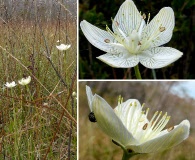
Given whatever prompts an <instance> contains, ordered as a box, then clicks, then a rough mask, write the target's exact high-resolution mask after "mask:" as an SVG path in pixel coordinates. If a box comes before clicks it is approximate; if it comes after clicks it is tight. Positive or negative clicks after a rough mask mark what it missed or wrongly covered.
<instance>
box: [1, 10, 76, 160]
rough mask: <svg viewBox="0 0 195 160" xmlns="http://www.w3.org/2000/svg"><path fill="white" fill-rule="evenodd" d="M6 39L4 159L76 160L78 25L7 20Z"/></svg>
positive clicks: (3, 65)
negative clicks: (23, 81) (64, 47)
mask: <svg viewBox="0 0 195 160" xmlns="http://www.w3.org/2000/svg"><path fill="white" fill-rule="evenodd" d="M61 12H63V10H61ZM64 12H66V11H64ZM75 12H76V11H75ZM0 33H1V36H0V85H1V88H0V127H1V132H0V137H1V138H0V151H1V155H0V159H10V160H11V159H70V158H71V159H76V158H77V155H76V152H77V137H76V136H77V135H76V126H77V122H76V116H77V115H76V105H77V103H76V99H75V98H74V97H73V96H72V92H73V91H76V80H77V77H76V73H77V69H76V62H77V60H76V55H77V53H76V51H77V47H76V46H77V44H76V40H77V37H76V19H74V18H72V17H71V16H69V18H67V19H66V18H65V17H60V18H56V19H55V18H54V20H52V21H43V20H41V17H36V19H35V20H28V19H23V20H21V19H17V17H15V18H13V19H12V20H9V21H6V20H4V19H3V18H2V17H1V20H0ZM57 40H60V43H64V44H71V48H70V49H68V50H67V51H64V52H60V51H59V50H57V48H56V45H59V43H57ZM29 75H30V76H31V77H32V81H31V83H30V84H29V85H27V86H21V85H19V84H18V85H17V86H16V87H14V88H5V86H4V84H5V83H6V82H12V81H15V82H16V83H17V81H18V80H20V79H21V78H23V77H27V76H29Z"/></svg>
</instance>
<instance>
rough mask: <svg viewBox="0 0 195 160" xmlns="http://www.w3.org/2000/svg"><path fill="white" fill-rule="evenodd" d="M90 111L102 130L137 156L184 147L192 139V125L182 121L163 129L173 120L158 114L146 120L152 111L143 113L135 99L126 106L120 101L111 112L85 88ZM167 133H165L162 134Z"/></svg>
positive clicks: (103, 102) (109, 108) (105, 103)
mask: <svg viewBox="0 0 195 160" xmlns="http://www.w3.org/2000/svg"><path fill="white" fill-rule="evenodd" d="M86 93H87V98H88V104H89V108H90V110H91V113H94V115H95V119H96V121H97V123H98V125H99V127H100V128H101V129H102V130H103V131H104V132H105V133H106V134H107V135H108V136H109V137H111V138H112V140H114V142H116V143H117V144H119V145H120V146H121V147H122V148H125V149H126V150H127V151H129V152H131V151H132V152H134V153H152V152H157V151H163V150H166V149H168V148H171V147H174V146H176V145H177V144H179V143H181V142H182V141H183V140H185V139H186V138H187V137H188V136H189V128H190V122H189V121H188V120H183V121H182V122H181V123H180V124H179V125H176V126H173V127H170V128H168V129H164V128H165V126H166V124H167V123H168V121H169V119H170V116H168V115H167V113H165V114H164V115H162V112H158V111H157V112H155V114H154V115H153V117H152V119H151V120H148V119H147V115H148V112H149V109H147V110H146V111H143V110H142V109H143V105H142V106H141V105H140V103H139V101H138V100H136V99H129V100H127V101H126V102H123V100H122V98H121V97H119V100H118V106H117V107H116V108H115V109H112V108H111V107H110V105H109V104H108V103H107V102H106V101H105V100H104V99H103V98H102V97H100V96H98V95H96V94H95V95H93V94H92V92H91V89H90V87H88V86H86ZM163 129H164V130H163Z"/></svg>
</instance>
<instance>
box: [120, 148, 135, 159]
mask: <svg viewBox="0 0 195 160" xmlns="http://www.w3.org/2000/svg"><path fill="white" fill-rule="evenodd" d="M134 155H135V154H133V153H128V152H127V151H126V150H123V158H122V160H129V159H130V158H131V157H133V156H134Z"/></svg>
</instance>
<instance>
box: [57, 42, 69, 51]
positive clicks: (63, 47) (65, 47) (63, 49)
mask: <svg viewBox="0 0 195 160" xmlns="http://www.w3.org/2000/svg"><path fill="white" fill-rule="evenodd" d="M70 46H71V45H70V44H67V45H66V44H60V45H59V46H56V48H57V49H59V50H60V51H65V50H67V49H69V48H70Z"/></svg>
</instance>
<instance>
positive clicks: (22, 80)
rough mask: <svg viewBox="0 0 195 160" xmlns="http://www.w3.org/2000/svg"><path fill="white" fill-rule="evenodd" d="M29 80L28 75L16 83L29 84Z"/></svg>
mask: <svg viewBox="0 0 195 160" xmlns="http://www.w3.org/2000/svg"><path fill="white" fill-rule="evenodd" d="M30 81H31V76H28V77H26V78H22V79H21V80H19V81H18V83H19V84H20V85H22V86H25V85H27V84H29V83H30Z"/></svg>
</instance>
